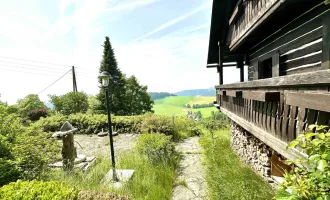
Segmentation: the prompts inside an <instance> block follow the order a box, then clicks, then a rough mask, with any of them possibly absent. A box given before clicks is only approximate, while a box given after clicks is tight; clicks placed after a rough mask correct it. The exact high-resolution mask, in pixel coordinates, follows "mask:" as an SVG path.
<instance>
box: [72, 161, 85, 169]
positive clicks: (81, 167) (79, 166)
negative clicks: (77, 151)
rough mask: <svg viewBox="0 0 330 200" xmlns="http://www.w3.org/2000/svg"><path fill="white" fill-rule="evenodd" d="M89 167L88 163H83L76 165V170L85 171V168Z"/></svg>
mask: <svg viewBox="0 0 330 200" xmlns="http://www.w3.org/2000/svg"><path fill="white" fill-rule="evenodd" d="M87 165H88V163H87V162H83V163H79V164H76V165H74V168H80V169H84V167H86V166H87Z"/></svg>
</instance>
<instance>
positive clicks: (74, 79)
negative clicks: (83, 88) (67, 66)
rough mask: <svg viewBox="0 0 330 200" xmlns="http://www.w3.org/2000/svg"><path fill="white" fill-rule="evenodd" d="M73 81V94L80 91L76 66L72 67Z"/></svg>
mask: <svg viewBox="0 0 330 200" xmlns="http://www.w3.org/2000/svg"><path fill="white" fill-rule="evenodd" d="M72 81H73V92H78V89H77V80H76V72H75V70H74V66H72Z"/></svg>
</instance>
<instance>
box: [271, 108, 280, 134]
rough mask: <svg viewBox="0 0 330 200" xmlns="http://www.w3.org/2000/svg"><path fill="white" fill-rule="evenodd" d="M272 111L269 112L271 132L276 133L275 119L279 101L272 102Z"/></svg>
mask: <svg viewBox="0 0 330 200" xmlns="http://www.w3.org/2000/svg"><path fill="white" fill-rule="evenodd" d="M272 104H273V105H272V113H271V133H272V135H274V136H275V135H276V120H277V116H276V115H277V111H278V104H279V103H277V102H276V103H275V102H273V103H272Z"/></svg>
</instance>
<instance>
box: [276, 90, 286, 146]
mask: <svg viewBox="0 0 330 200" xmlns="http://www.w3.org/2000/svg"><path fill="white" fill-rule="evenodd" d="M282 97H283V95H281V101H280V102H279V107H278V113H277V119H276V137H277V138H280V139H281V138H282V119H283V110H284V101H283V100H282Z"/></svg>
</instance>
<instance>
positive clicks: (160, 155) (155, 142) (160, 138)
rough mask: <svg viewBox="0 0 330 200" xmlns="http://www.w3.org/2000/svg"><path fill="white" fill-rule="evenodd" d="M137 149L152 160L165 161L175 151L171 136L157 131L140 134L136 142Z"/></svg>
mask: <svg viewBox="0 0 330 200" xmlns="http://www.w3.org/2000/svg"><path fill="white" fill-rule="evenodd" d="M137 149H138V151H139V153H141V154H142V155H145V156H146V157H147V158H148V159H149V160H151V161H152V162H158V161H166V160H167V159H168V158H171V157H172V156H173V155H174V152H175V148H174V143H173V142H172V141H171V136H166V135H164V134H158V133H154V134H143V135H141V136H140V137H139V139H138V142H137Z"/></svg>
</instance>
